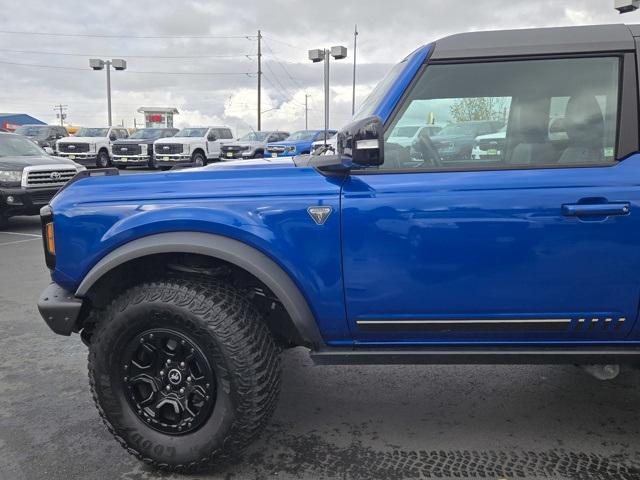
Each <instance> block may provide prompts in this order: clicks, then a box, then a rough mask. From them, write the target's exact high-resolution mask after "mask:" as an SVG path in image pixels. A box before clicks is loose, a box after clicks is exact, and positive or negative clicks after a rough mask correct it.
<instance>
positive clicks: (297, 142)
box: [267, 140, 313, 147]
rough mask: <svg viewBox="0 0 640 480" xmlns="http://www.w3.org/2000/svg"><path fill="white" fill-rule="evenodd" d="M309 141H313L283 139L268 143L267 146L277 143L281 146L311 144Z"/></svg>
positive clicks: (311, 141)
mask: <svg viewBox="0 0 640 480" xmlns="http://www.w3.org/2000/svg"><path fill="white" fill-rule="evenodd" d="M311 143H313V140H283V141H282V142H271V143H268V144H267V146H268V147H271V146H275V145H279V146H282V147H290V146H294V147H295V146H298V145H311Z"/></svg>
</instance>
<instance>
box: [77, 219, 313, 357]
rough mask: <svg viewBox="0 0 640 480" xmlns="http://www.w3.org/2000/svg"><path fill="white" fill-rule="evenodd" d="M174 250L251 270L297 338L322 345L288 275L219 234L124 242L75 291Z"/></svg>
mask: <svg viewBox="0 0 640 480" xmlns="http://www.w3.org/2000/svg"><path fill="white" fill-rule="evenodd" d="M176 252H179V253H193V254H199V255H206V256H210V257H214V258H219V259H221V260H224V261H227V262H229V263H232V264H234V265H237V266H238V267H240V268H242V269H244V270H246V271H248V272H249V273H251V274H253V275H254V276H255V277H257V278H258V279H259V280H260V281H261V282H262V283H264V284H265V285H266V286H267V287H269V289H270V290H271V291H272V292H273V293H274V294H275V295H276V296H277V297H278V298H279V299H280V301H281V302H282V305H283V307H284V308H285V310H286V311H287V313H288V314H289V316H290V317H291V320H292V321H293V323H294V325H295V326H296V329H297V331H298V334H299V336H300V338H302V339H303V340H305V342H306V343H307V344H308V345H310V346H313V347H314V348H315V349H317V348H319V347H321V346H322V345H323V343H324V342H323V341H322V337H321V335H320V331H319V329H318V326H317V323H316V320H315V318H314V316H313V314H312V312H311V309H310V308H309V305H308V304H307V301H306V299H305V298H304V296H303V295H302V293H301V292H300V290H299V289H298V286H297V285H296V284H295V283H294V282H293V281H292V279H291V278H290V277H289V275H288V274H287V273H285V272H284V270H283V269H282V268H281V267H280V266H279V265H277V264H276V263H275V262H274V261H273V260H272V259H270V258H269V257H267V256H266V255H264V254H263V253H261V252H259V251H258V250H256V249H255V248H252V247H250V246H249V245H247V244H245V243H242V242H240V241H237V240H234V239H231V238H228V237H224V236H221V235H214V234H207V233H199V232H173V233H161V234H156V235H150V236H147V237H143V238H139V239H137V240H134V241H131V242H129V243H126V244H125V245H123V246H121V247H119V248H117V249H115V250H113V251H111V252H110V253H109V254H108V255H107V256H105V257H104V258H102V259H101V260H100V261H99V262H98V263H97V264H96V265H95V266H94V267H93V268H92V269H91V270H90V271H89V272H88V273H87V275H86V276H85V277H84V279H83V280H82V283H81V284H80V285H79V287H78V289H77V290H76V292H75V295H76V297H80V298H82V297H83V296H85V295H86V294H87V292H89V290H90V289H91V287H92V286H93V285H95V283H96V282H97V281H98V280H100V278H102V277H103V276H104V275H105V274H107V273H108V272H109V271H111V270H113V269H114V268H116V267H118V266H119V265H122V264H124V263H127V262H129V261H131V260H134V259H136V258H141V257H145V256H148V255H155V254H160V253H176Z"/></svg>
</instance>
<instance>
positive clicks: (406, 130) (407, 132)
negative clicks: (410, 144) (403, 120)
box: [391, 126, 420, 138]
mask: <svg viewBox="0 0 640 480" xmlns="http://www.w3.org/2000/svg"><path fill="white" fill-rule="evenodd" d="M419 128H420V127H419V126H410V127H398V128H396V129H395V130H394V131H393V133H392V134H391V136H392V137H403V138H411V137H413V136H414V135H415V134H416V132H417V131H418V129H419Z"/></svg>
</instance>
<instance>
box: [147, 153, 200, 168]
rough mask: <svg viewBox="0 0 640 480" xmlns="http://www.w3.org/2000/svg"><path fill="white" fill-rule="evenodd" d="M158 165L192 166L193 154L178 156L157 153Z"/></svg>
mask: <svg viewBox="0 0 640 480" xmlns="http://www.w3.org/2000/svg"><path fill="white" fill-rule="evenodd" d="M155 155H156V165H158V166H160V167H169V166H171V167H173V166H175V165H192V164H193V160H192V159H191V154H188V153H181V154H176V155H162V154H159V153H156V154H155Z"/></svg>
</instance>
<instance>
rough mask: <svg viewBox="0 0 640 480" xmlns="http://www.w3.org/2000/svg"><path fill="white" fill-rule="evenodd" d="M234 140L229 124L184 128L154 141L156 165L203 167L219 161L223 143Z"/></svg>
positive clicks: (161, 166)
mask: <svg viewBox="0 0 640 480" xmlns="http://www.w3.org/2000/svg"><path fill="white" fill-rule="evenodd" d="M233 141H234V138H233V133H232V131H231V128H229V127H227V126H218V127H188V128H183V129H182V130H180V131H179V132H178V133H176V134H175V136H173V137H171V138H161V139H159V140H156V141H155V142H154V143H153V151H154V154H155V159H156V165H157V166H158V167H160V168H166V167H173V166H177V165H179V166H193V167H202V166H203V165H206V164H207V163H208V162H217V161H219V160H220V152H221V147H222V145H224V144H227V143H231V142H233Z"/></svg>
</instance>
